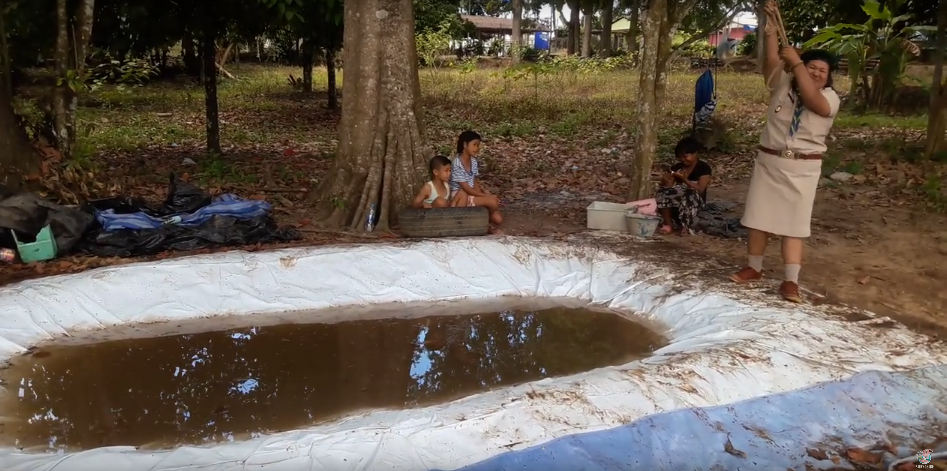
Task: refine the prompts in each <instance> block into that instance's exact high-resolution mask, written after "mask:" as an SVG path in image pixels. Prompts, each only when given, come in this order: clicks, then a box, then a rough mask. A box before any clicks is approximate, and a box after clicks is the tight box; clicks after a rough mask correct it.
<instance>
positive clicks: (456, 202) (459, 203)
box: [450, 190, 467, 208]
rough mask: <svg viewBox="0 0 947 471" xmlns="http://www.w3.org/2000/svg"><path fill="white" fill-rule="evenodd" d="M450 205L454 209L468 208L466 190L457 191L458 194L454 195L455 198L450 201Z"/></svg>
mask: <svg viewBox="0 0 947 471" xmlns="http://www.w3.org/2000/svg"><path fill="white" fill-rule="evenodd" d="M450 205H451V207H453V208H458V207H460V208H462V207H464V206H467V193H466V192H464V190H457V193H454V197H453V198H451V200H450Z"/></svg>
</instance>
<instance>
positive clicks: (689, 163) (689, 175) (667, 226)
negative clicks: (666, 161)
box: [654, 137, 712, 235]
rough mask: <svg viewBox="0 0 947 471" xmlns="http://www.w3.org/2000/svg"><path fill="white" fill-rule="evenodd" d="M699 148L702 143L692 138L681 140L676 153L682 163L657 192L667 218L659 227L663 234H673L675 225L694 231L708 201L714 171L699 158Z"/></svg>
mask: <svg viewBox="0 0 947 471" xmlns="http://www.w3.org/2000/svg"><path fill="white" fill-rule="evenodd" d="M700 149H701V144H700V142H698V141H697V139H694V138H693V137H685V138H684V139H681V140H680V141H679V142H678V143H677V146H676V147H675V148H674V155H675V156H676V157H677V158H678V160H680V162H678V163H676V164H674V165H673V166H672V167H671V168H670V169H669V171H668V172H667V173H665V174H664V178H662V180H661V186H662V188H660V189H658V192H657V193H656V194H655V195H654V199H655V201H656V202H657V204H658V211H659V212H660V213H661V217H662V218H663V219H664V225H663V226H662V227H661V229H660V230H659V232H660V233H661V234H670V233H671V231H673V230H674V226H675V225H677V226H678V227H680V228H681V235H687V234H690V233H693V230H694V224H695V223H696V222H697V214H698V213H700V210H701V209H703V207H704V203H706V202H707V187H708V186H710V177H711V174H712V171H711V169H710V165H708V164H707V163H706V162H704V161H702V160H700V159H699V158H698V157H697V153H698V152H699V151H700Z"/></svg>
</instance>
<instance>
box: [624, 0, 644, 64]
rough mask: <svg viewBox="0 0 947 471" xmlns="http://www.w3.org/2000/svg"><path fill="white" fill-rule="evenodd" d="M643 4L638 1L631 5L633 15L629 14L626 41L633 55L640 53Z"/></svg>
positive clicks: (629, 51)
mask: <svg viewBox="0 0 947 471" xmlns="http://www.w3.org/2000/svg"><path fill="white" fill-rule="evenodd" d="M640 30H641V5H639V3H638V2H637V1H635V2H634V5H632V7H631V15H629V16H628V33H627V35H626V38H625V39H626V42H627V43H628V53H629V54H631V56H632V57H634V56H635V55H637V54H638V34H640V33H641V31H640Z"/></svg>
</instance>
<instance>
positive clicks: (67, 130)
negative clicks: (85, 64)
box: [51, 0, 75, 158]
mask: <svg viewBox="0 0 947 471" xmlns="http://www.w3.org/2000/svg"><path fill="white" fill-rule="evenodd" d="M66 3H67V2H66V0H56V49H55V52H54V53H53V60H54V62H55V64H56V85H55V86H54V87H53V103H52V113H53V116H52V120H51V121H52V123H53V136H54V137H55V139H56V142H55V145H56V148H58V149H59V152H62V154H63V157H65V158H69V157H71V156H72V143H73V142H74V139H73V131H74V130H73V127H72V122H71V121H70V119H69V114H70V113H69V103H70V102H71V101H72V96H73V95H74V92H73V91H72V90H71V89H70V88H69V86H70V85H74V84H73V83H72V82H73V81H74V80H75V79H72V80H71V79H70V77H69V23H70V18H69V9H68V8H66Z"/></svg>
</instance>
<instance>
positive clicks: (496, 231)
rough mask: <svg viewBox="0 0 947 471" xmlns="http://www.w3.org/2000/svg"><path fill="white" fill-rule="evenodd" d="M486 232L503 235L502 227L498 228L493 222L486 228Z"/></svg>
mask: <svg viewBox="0 0 947 471" xmlns="http://www.w3.org/2000/svg"><path fill="white" fill-rule="evenodd" d="M487 233H488V234H493V235H503V229H500V228H499V227H496V226H494V225H493V224H491V225H490V228H489V229H487Z"/></svg>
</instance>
